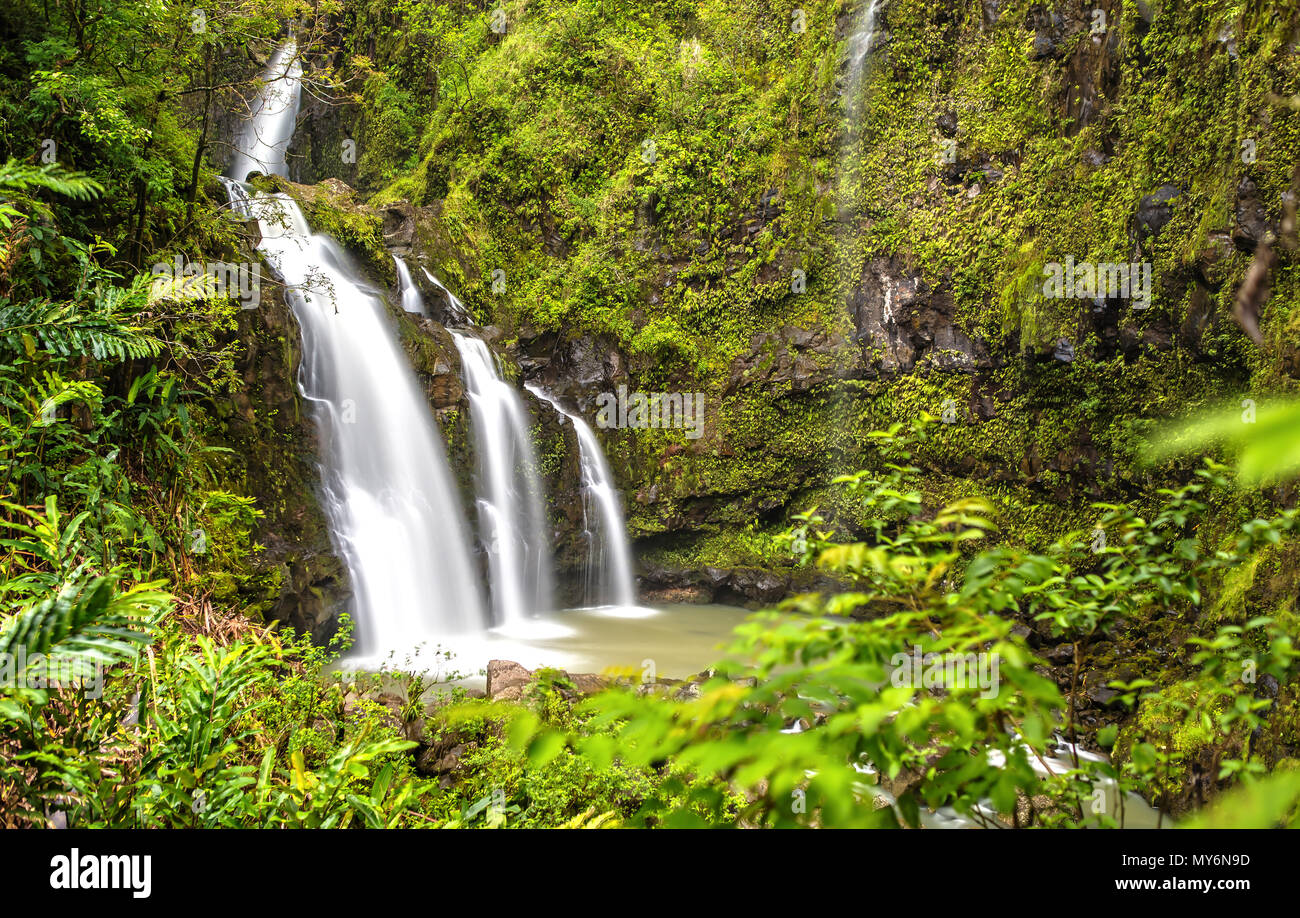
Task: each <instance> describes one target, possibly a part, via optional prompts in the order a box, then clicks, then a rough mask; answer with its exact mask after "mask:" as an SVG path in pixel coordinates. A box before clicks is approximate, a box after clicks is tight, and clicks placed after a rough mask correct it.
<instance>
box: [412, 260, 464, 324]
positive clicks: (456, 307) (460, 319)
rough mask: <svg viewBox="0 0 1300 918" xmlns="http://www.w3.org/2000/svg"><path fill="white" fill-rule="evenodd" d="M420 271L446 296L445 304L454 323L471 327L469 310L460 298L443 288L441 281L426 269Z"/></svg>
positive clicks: (422, 268)
mask: <svg viewBox="0 0 1300 918" xmlns="http://www.w3.org/2000/svg"><path fill="white" fill-rule="evenodd" d="M420 270H421V271H423V272H424V276H425V277H427V278H428V279H429V283H431V284H433V285H434V286H435V287H437V288H438V289H439V290H441V291H442V292H443V293H445V294H447V303H448V305H449V309H450V312H451V316H452V318H453V319H455V320H456V322H457V323H459V324H460V325H473V324H474V320H473V319H471V318H470V315H469V309H468V307H466V306H465V304H464V303H462V302H461V301H460V297H458V296H456V294H454V293H452V292H451V291H450V290H448V289H447V288H446V287H444V286H443V284H442V281H440V280H438V278H436V277H434V276H433V275H432V274H431V273H430V272H429V269H428V268H425V267H421V268H420Z"/></svg>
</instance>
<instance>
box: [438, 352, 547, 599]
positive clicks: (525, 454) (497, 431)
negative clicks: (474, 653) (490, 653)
mask: <svg viewBox="0 0 1300 918" xmlns="http://www.w3.org/2000/svg"><path fill="white" fill-rule="evenodd" d="M452 335H453V336H454V337H455V339H456V349H457V350H458V351H459V352H460V360H461V366H462V367H463V369H464V373H465V387H466V388H467V389H468V390H469V400H470V412H471V415H470V416H471V418H472V423H473V429H474V445H475V450H476V452H477V453H478V462H479V470H478V488H477V490H478V494H479V497H478V521H479V537H480V539H481V540H482V542H483V544H484V546H486V548H487V552H488V566H489V568H490V572H491V577H492V607H493V613H494V615H493V617H494V620H495V622H496V623H497V624H499V625H512V624H517V623H519V622H522V621H524V620H525V619H527V618H529V617H531V616H532V615H534V614H536V613H537V612H549V611H551V609H552V608H553V605H554V603H553V593H554V589H553V583H552V577H551V563H552V559H551V551H550V546H549V536H548V533H547V525H546V515H545V511H544V510H543V506H544V504H543V499H542V497H543V495H542V491H543V488H542V479H541V475H540V474H539V473H538V466H537V457H536V455H535V454H534V452H533V445H532V437H531V435H530V433H529V429H528V421H529V418H528V413H527V412H526V411H525V410H524V405H523V402H522V401H521V400H520V398H519V395H518V393H517V392H516V391H515V390H514V387H512V386H511V385H510V384H509V383H507V382H506V381H505V380H504V379H503V378H502V376H501V371H500V368H499V367H498V365H497V361H496V358H495V357H494V356H493V354H492V351H491V350H489V349H488V346H487V344H486V343H485V342H483V341H482V340H481V339H479V338H476V337H474V336H473V335H469V334H466V333H464V332H459V331H453V332H452Z"/></svg>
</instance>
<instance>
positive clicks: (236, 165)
mask: <svg viewBox="0 0 1300 918" xmlns="http://www.w3.org/2000/svg"><path fill="white" fill-rule="evenodd" d="M262 79H263V81H264V84H265V85H263V87H262V91H261V92H259V93H258V94H257V98H256V99H254V100H253V105H252V107H251V108H250V109H249V114H248V120H247V121H245V122H244V127H243V130H242V131H241V132H240V135H239V137H238V138H236V140H235V155H234V157H233V158H232V159H231V162H230V166H229V168H228V169H227V170H226V174H227V175H229V176H230V177H231V178H233V179H234V180H235V181H237V182H242V181H245V180H246V179H247V178H248V176H249V174H250V173H252V172H262V173H264V174H266V175H281V176H285V177H287V176H288V175H289V168H288V165H287V164H286V158H285V154H286V152H287V151H288V149H289V141H290V140H292V139H293V131H294V127H295V126H296V124H297V121H298V100H299V98H300V97H301V95H302V65H301V64H300V63H298V43H297V42H296V41H294V40H293V39H292V38H291V39H289V40H288V41H287V42H285V43H284V44H283V45H282V46H281V47H280V49H279V50H277V51H276V52H275V54H273V55H271V60H270V61H269V62H268V63H267V65H266V72H265V73H264V74H262Z"/></svg>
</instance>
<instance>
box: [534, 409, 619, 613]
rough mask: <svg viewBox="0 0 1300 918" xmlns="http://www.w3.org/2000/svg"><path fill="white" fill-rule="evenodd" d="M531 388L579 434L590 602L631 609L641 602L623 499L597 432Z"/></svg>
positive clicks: (588, 600)
mask: <svg viewBox="0 0 1300 918" xmlns="http://www.w3.org/2000/svg"><path fill="white" fill-rule="evenodd" d="M528 391H530V392H532V393H533V394H534V395H536V396H537V397H538V398H540V399H542V401H544V402H546V403H548V404H549V405H551V406H552V407H553V408H554V409H555V410H556V411H558V412H559V413H560V414H561V415H563V416H564V417H566V418H568V419H569V422H570V423H571V424H573V429H574V432H575V433H577V435H578V462H579V465H580V467H581V472H582V512H583V528H584V530H585V531H584V536H585V537H586V539H587V600H586V601H587V604H588V605H598V606H607V605H613V606H619V607H623V608H631V607H633V606H635V605H636V590H635V588H634V587H633V581H632V551H631V548H630V546H629V545H628V539H627V524H626V523H625V522H624V519H623V503H622V500H621V498H620V495H619V492H618V489H617V488H616V487H615V486H614V476H613V475H612V474H611V473H610V470H609V463H608V462H606V461H605V452H604V450H602V449H601V447H600V441H599V440H597V439H596V432H595V431H593V430H592V429H591V427H589V426H588V425H587V422H586V421H584V420H583V419H582V418H580V417H579V416H578V415H576V414H572V413H570V412H568V411H566V410H565V409H564V407H563V406H562V405H560V403H559V402H558V401H556V400H555V399H554V398H552V397H551V396H550V395H549V394H548V393H546V392H544V391H542V390H541V389H538V388H536V387H534V386H529V387H528Z"/></svg>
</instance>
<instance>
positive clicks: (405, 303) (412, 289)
mask: <svg viewBox="0 0 1300 918" xmlns="http://www.w3.org/2000/svg"><path fill="white" fill-rule="evenodd" d="M393 263H394V264H396V265H397V289H398V292H399V293H400V294H401V296H402V308H403V309H404V310H406V311H407V312H417V313H423V312H424V297H422V296H421V295H420V288H419V287H417V286H415V281H413V280H411V270H410V268H408V267H406V262H404V261H402V259H401V258H399V257H398V256H396V255H394V256H393Z"/></svg>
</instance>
